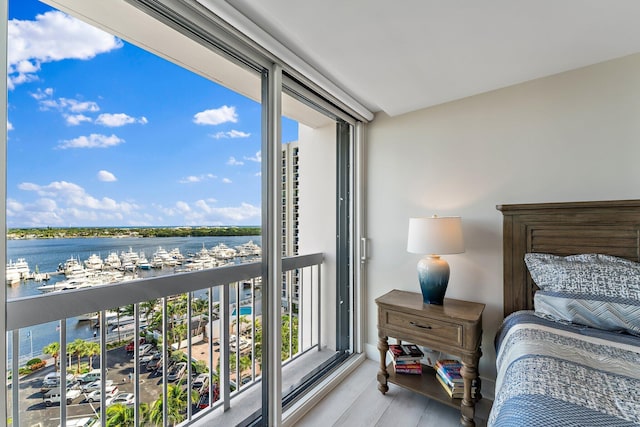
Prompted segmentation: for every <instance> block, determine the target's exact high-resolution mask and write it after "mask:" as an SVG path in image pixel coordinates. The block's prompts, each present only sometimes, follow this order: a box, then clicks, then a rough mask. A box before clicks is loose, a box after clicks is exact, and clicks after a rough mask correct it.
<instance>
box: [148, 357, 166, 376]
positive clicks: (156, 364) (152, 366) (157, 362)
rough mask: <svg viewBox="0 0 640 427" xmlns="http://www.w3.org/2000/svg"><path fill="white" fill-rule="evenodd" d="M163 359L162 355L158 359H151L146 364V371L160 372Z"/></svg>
mask: <svg viewBox="0 0 640 427" xmlns="http://www.w3.org/2000/svg"><path fill="white" fill-rule="evenodd" d="M163 360H164V359H163V357H162V355H160V359H151V360H150V361H149V362H148V363H147V366H146V368H147V371H157V370H158V369H160V370H161V371H160V372H162V363H163Z"/></svg>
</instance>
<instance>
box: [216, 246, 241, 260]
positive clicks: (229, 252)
mask: <svg viewBox="0 0 640 427" xmlns="http://www.w3.org/2000/svg"><path fill="white" fill-rule="evenodd" d="M209 252H210V253H211V255H212V256H214V257H216V258H218V259H231V258H235V257H236V256H237V254H238V251H236V250H235V249H233V248H230V247H229V246H227V245H225V244H224V243H218V244H217V245H216V246H214V247H213V248H211V250H210V251H209Z"/></svg>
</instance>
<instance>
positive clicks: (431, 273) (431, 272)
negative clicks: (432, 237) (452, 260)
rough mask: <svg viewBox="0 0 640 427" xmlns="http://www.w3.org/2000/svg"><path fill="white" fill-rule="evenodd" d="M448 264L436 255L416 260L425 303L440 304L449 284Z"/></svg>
mask: <svg viewBox="0 0 640 427" xmlns="http://www.w3.org/2000/svg"><path fill="white" fill-rule="evenodd" d="M449 271H450V270H449V264H448V263H447V261H445V260H443V259H441V258H440V257H439V256H438V255H428V256H426V257H424V258H422V259H421V260H420V261H418V280H419V281H420V290H421V291H422V301H423V302H424V303H425V304H437V305H442V303H443V301H444V294H445V293H446V292H447V285H448V284H449Z"/></svg>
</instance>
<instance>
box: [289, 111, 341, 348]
mask: <svg viewBox="0 0 640 427" xmlns="http://www.w3.org/2000/svg"><path fill="white" fill-rule="evenodd" d="M298 129H299V130H298V144H299V145H298V146H299V148H300V152H299V156H300V226H299V227H300V228H299V230H300V246H299V252H300V254H310V253H316V252H323V253H324V255H325V259H324V263H323V264H322V275H321V279H322V282H321V283H320V289H321V303H322V308H321V313H322V315H321V321H322V325H321V333H322V337H321V340H320V342H321V345H322V347H325V346H327V347H328V348H329V349H335V336H336V285H335V283H336V161H337V160H336V127H335V122H332V123H331V124H330V125H328V126H324V127H320V128H316V129H312V128H310V127H307V126H304V125H302V124H300V125H299V128H298ZM314 301H315V299H314ZM313 325H314V326H315V322H313Z"/></svg>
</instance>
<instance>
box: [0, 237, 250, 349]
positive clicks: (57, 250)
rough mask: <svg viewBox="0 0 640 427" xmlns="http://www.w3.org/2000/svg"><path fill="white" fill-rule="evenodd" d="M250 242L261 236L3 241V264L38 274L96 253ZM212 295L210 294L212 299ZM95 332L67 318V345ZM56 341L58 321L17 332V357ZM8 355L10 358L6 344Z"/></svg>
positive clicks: (18, 292)
mask: <svg viewBox="0 0 640 427" xmlns="http://www.w3.org/2000/svg"><path fill="white" fill-rule="evenodd" d="M250 240H252V241H253V242H254V243H256V244H257V245H259V246H262V244H261V243H262V241H261V236H224V237H156V238H118V239H113V238H86V239H84V238H82V239H81V238H78V239H34V240H9V241H7V262H9V260H12V261H16V260H17V259H18V258H24V259H25V260H26V261H27V262H28V263H29V268H30V270H31V271H36V268H37V270H38V271H39V272H40V273H45V272H55V271H56V270H57V269H58V266H59V265H60V264H64V262H65V261H66V260H68V259H69V258H75V259H79V260H80V262H84V260H86V259H88V258H89V256H91V255H92V254H97V255H98V256H100V258H101V259H103V260H104V259H105V258H106V257H107V256H108V255H109V254H110V253H111V252H117V253H118V254H120V253H121V252H123V251H124V252H127V251H129V250H132V251H133V252H136V253H139V252H144V254H145V255H146V257H147V258H148V259H149V260H151V258H152V257H153V253H154V252H155V251H157V250H158V248H159V247H162V248H163V249H165V250H167V251H170V250H172V249H174V248H178V249H179V250H180V253H182V255H184V256H185V257H186V256H188V255H190V254H195V253H197V252H198V251H200V250H201V249H202V248H203V246H204V247H205V248H207V249H211V248H212V247H214V246H216V245H218V244H220V243H224V244H225V245H227V246H229V247H230V248H235V247H236V246H239V245H241V244H244V243H247V242H249V241H250ZM172 271H173V268H172V267H165V268H163V269H161V270H160V269H151V270H139V271H138V275H139V277H147V276H153V275H161V274H171V273H172ZM64 278H65V277H64V275H62V274H61V275H53V276H51V279H50V280H49V281H48V282H35V281H32V280H28V281H21V282H20V284H18V285H13V286H7V298H8V299H13V298H20V297H26V296H30V295H40V294H41V293H42V292H41V291H39V290H38V289H37V288H38V287H39V286H41V285H43V284H52V283H55V282H56V281H60V280H64ZM215 297H216V294H215V293H214V298H215ZM232 297H233V296H232ZM94 332H95V329H94V328H93V325H91V324H90V322H80V321H78V319H76V318H70V319H67V342H72V341H73V340H74V339H76V338H81V339H88V338H93V336H94V335H93V334H94ZM54 341H59V331H58V322H51V323H46V324H41V325H35V326H33V327H31V328H26V329H23V330H21V331H20V350H19V354H20V358H21V359H23V358H28V357H31V355H33V356H37V355H40V354H41V353H42V348H43V347H45V346H46V345H48V344H49V343H51V342H54ZM8 344H9V346H8V349H7V350H8V352H9V353H8V354H9V355H11V354H12V353H11V352H12V350H11V344H12V342H11V341H9V343H8Z"/></svg>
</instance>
